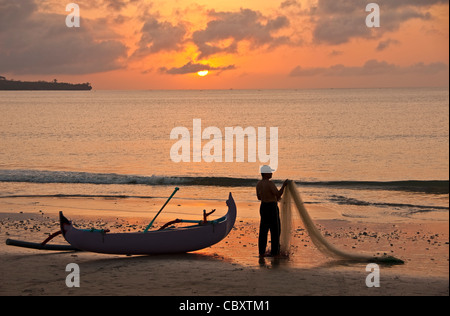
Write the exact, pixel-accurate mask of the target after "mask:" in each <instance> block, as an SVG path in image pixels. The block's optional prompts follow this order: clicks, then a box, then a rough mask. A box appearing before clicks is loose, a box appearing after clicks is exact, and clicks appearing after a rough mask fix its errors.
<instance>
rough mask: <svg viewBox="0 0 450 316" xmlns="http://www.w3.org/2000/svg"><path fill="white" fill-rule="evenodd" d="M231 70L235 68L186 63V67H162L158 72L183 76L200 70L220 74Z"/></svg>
mask: <svg viewBox="0 0 450 316" xmlns="http://www.w3.org/2000/svg"><path fill="white" fill-rule="evenodd" d="M232 69H236V67H235V66H234V65H229V66H225V67H212V66H210V65H207V64H200V63H193V62H188V63H187V64H186V65H184V66H181V67H179V68H177V67H174V68H170V69H167V68H166V67H162V68H160V69H159V70H160V72H162V73H166V74H169V75H185V74H192V73H197V72H199V71H202V70H209V71H211V70H218V71H220V72H222V71H225V70H232Z"/></svg>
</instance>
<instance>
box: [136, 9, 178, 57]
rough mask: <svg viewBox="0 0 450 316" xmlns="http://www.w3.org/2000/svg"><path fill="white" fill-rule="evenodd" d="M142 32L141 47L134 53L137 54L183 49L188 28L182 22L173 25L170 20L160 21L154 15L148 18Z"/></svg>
mask: <svg viewBox="0 0 450 316" xmlns="http://www.w3.org/2000/svg"><path fill="white" fill-rule="evenodd" d="M141 33H142V35H141V39H140V41H139V43H138V45H139V48H138V49H137V50H136V52H135V53H134V55H135V56H142V55H147V54H153V53H158V52H160V51H170V50H175V51H177V50H180V49H182V43H183V41H184V36H185V34H186V28H185V27H184V26H183V25H182V24H178V25H173V24H171V23H170V22H159V21H158V20H157V19H156V18H155V17H153V16H152V17H149V18H147V20H146V22H145V23H144V26H143V27H142V29H141Z"/></svg>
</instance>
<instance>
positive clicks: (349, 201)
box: [330, 195, 449, 212]
mask: <svg viewBox="0 0 450 316" xmlns="http://www.w3.org/2000/svg"><path fill="white" fill-rule="evenodd" d="M330 201H331V202H334V203H336V204H340V205H357V206H378V207H390V208H408V209H411V208H414V209H419V210H417V211H415V212H432V211H436V210H437V211H441V210H444V211H445V210H447V211H448V210H449V207H448V206H436V205H415V204H408V203H389V202H368V201H361V200H358V199H354V198H348V197H345V196H341V195H332V196H331V197H330Z"/></svg>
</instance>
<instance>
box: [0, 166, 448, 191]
mask: <svg viewBox="0 0 450 316" xmlns="http://www.w3.org/2000/svg"><path fill="white" fill-rule="evenodd" d="M258 180H259V179H252V178H233V177H185V176H181V177H172V176H156V175H152V176H142V175H125V174H116V173H90V172H73V171H49V170H0V182H28V183H72V184H74V183H81V184H103V185H109V184H121V185H150V186H158V185H186V186H218V187H254V186H255V185H256V183H257V182H258ZM274 182H275V183H277V184H280V183H281V182H282V181H280V180H274ZM295 182H296V184H297V185H298V186H304V187H328V188H336V189H355V190H387V191H405V192H419V193H427V194H449V181H448V180H430V181H427V180H404V181H387V182H383V181H302V180H295Z"/></svg>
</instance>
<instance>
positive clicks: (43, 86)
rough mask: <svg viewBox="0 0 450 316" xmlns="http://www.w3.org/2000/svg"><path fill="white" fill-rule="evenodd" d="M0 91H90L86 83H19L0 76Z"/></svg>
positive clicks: (89, 86) (90, 87)
mask: <svg viewBox="0 0 450 316" xmlns="http://www.w3.org/2000/svg"><path fill="white" fill-rule="evenodd" d="M0 90H17V91H19V90H92V86H91V84H90V83H89V82H86V83H76V84H73V83H67V82H58V81H57V80H56V79H55V80H53V81H51V82H48V81H20V80H8V79H6V78H5V77H3V76H0Z"/></svg>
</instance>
